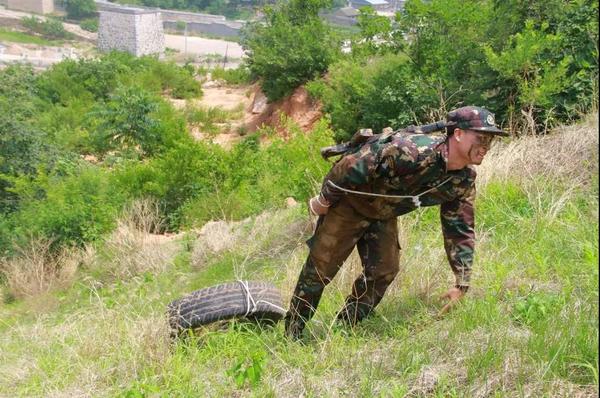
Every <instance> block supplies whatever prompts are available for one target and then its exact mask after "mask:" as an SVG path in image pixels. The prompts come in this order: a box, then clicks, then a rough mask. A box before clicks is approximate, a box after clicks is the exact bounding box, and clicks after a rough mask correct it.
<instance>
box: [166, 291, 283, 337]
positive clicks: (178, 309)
mask: <svg viewBox="0 0 600 398" xmlns="http://www.w3.org/2000/svg"><path fill="white" fill-rule="evenodd" d="M245 283H247V286H248V290H249V291H250V294H251V295H252V298H253V299H254V301H255V302H256V303H257V304H256V309H255V311H254V312H253V313H252V314H249V315H248V316H246V318H247V319H252V320H268V321H272V322H277V321H279V320H280V319H281V318H283V317H284V316H285V311H284V310H283V304H282V300H281V294H280V293H279V290H278V289H277V288H276V287H275V286H273V285H272V284H271V283H268V282H252V281H248V282H245ZM267 303H271V304H274V305H275V306H277V307H275V306H273V305H270V304H267ZM247 305H248V303H247V299H246V290H245V288H244V287H243V286H242V284H241V283H240V282H231V283H224V284H221V285H217V286H212V287H209V288H206V289H201V290H196V291H195V292H193V293H190V294H188V295H187V296H184V297H182V298H180V299H178V300H175V301H172V302H171V303H169V305H168V311H167V313H168V317H169V325H170V326H171V329H172V332H173V333H174V334H175V335H179V334H180V333H181V332H183V331H184V330H187V329H195V328H197V327H199V326H202V325H207V324H209V323H212V322H216V321H221V320H227V319H233V318H238V317H240V318H241V317H244V315H245V314H246V312H247V310H248V309H247ZM278 307H279V308H278Z"/></svg>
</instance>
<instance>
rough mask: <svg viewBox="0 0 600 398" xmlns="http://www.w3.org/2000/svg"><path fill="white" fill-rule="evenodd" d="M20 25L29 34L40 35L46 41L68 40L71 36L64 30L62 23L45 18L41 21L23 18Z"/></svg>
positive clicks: (32, 17)
mask: <svg viewBox="0 0 600 398" xmlns="http://www.w3.org/2000/svg"><path fill="white" fill-rule="evenodd" d="M21 23H22V24H23V26H24V27H25V28H27V29H29V30H30V31H31V32H34V33H37V34H39V35H42V36H43V37H45V38H48V39H70V38H72V37H73V35H72V34H71V33H69V32H67V31H66V30H65V27H64V26H63V24H62V22H61V21H59V20H58V19H53V18H45V19H44V20H41V19H40V18H38V17H35V16H31V17H23V18H22V19H21Z"/></svg>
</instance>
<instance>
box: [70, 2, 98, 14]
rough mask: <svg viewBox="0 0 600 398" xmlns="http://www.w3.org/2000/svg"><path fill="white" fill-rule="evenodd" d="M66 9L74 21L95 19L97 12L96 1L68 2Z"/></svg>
mask: <svg viewBox="0 0 600 398" xmlns="http://www.w3.org/2000/svg"><path fill="white" fill-rule="evenodd" d="M65 8H66V10H67V16H68V17H69V18H72V19H83V18H89V17H93V16H94V15H96V11H97V9H96V3H95V2H94V0H66V4H65Z"/></svg>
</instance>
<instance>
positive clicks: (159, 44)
mask: <svg viewBox="0 0 600 398" xmlns="http://www.w3.org/2000/svg"><path fill="white" fill-rule="evenodd" d="M98 49H99V50H100V51H110V50H121V51H127V52H129V53H131V54H133V55H135V56H141V55H148V54H162V53H163V52H164V50H165V35H164V32H163V27H162V19H161V15H160V12H156V11H146V10H140V9H131V8H120V9H113V10H110V11H108V10H105V11H100V20H99V25H98Z"/></svg>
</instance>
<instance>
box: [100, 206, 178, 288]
mask: <svg viewBox="0 0 600 398" xmlns="http://www.w3.org/2000/svg"><path fill="white" fill-rule="evenodd" d="M162 229H163V220H162V219H161V217H160V209H159V206H158V204H157V203H156V202H155V201H153V200H150V199H139V200H136V201H133V202H132V203H131V204H130V205H129V206H127V207H126V208H125V210H124V211H123V214H122V216H121V218H120V219H119V220H118V222H117V228H116V229H115V230H114V231H113V233H112V234H111V235H110V236H109V237H108V238H107V239H106V241H105V242H104V244H103V246H102V248H101V252H102V255H101V256H99V257H100V258H98V259H97V261H96V264H94V265H93V267H96V268H100V270H101V271H102V272H106V273H108V274H109V275H111V276H113V277H115V278H126V277H131V276H134V275H139V274H141V273H144V272H162V271H164V270H166V269H167V268H168V267H169V266H170V265H171V263H172V260H173V257H174V256H175V254H176V253H177V251H178V249H179V245H178V243H177V239H176V238H177V237H176V236H166V235H160V234H156V232H157V231H161V230H162Z"/></svg>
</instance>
